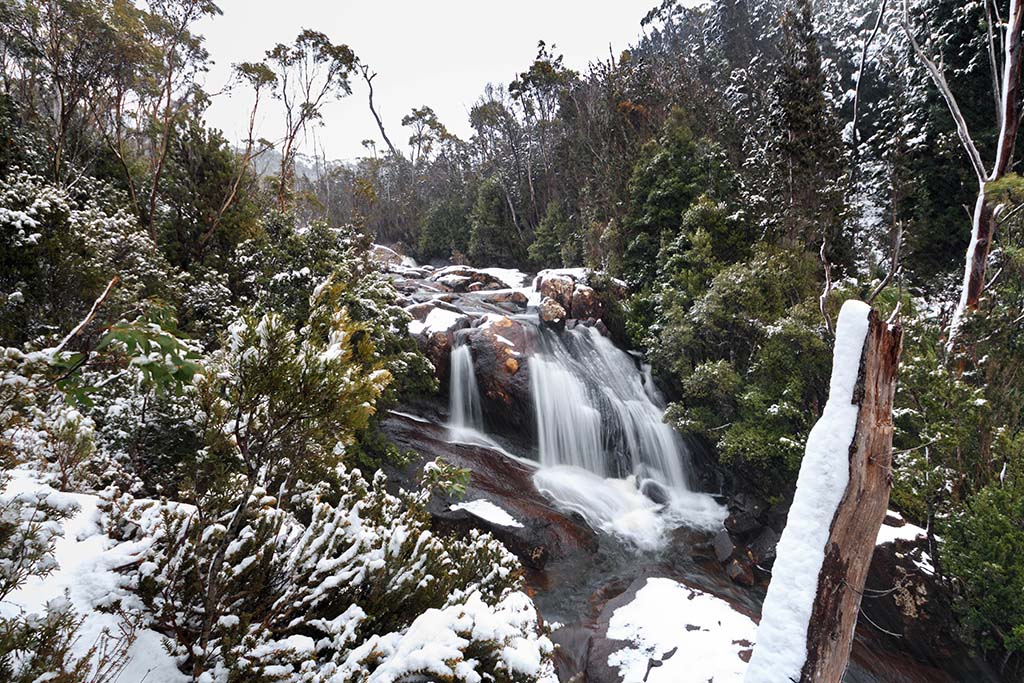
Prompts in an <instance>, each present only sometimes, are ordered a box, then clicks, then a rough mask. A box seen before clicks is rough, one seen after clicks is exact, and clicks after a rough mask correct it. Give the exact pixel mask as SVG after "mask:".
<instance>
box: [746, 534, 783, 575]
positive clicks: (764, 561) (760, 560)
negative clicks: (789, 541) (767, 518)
mask: <svg viewBox="0 0 1024 683" xmlns="http://www.w3.org/2000/svg"><path fill="white" fill-rule="evenodd" d="M779 538H781V536H780V535H779V533H778V532H777V531H775V529H772V528H771V527H765V528H764V530H763V531H761V533H760V534H758V536H757V538H755V539H754V540H753V542H752V543H751V544H750V545H749V546H748V547H749V549H750V554H751V556H752V557H753V559H754V562H755V563H756V564H758V565H760V566H761V567H764V568H769V567H771V565H772V563H774V562H775V547H776V546H777V545H778V544H779Z"/></svg>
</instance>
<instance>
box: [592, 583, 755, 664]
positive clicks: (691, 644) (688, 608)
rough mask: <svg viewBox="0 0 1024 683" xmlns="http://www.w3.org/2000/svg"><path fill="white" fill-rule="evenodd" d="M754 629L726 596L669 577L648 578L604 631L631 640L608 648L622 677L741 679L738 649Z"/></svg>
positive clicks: (744, 646) (748, 640)
mask: <svg viewBox="0 0 1024 683" xmlns="http://www.w3.org/2000/svg"><path fill="white" fill-rule="evenodd" d="M756 629H757V626H756V624H754V621H753V620H752V619H751V618H750V617H748V616H746V615H744V614H741V613H739V612H737V611H736V610H734V609H733V608H732V607H731V606H730V605H729V603H727V602H725V601H724V600H720V599H718V598H716V597H714V596H713V595H709V594H708V593H705V592H703V591H700V590H697V589H696V588H691V587H689V586H686V585H683V584H680V583H676V582H675V581H673V580H671V579H665V578H653V579H648V580H647V583H646V584H645V585H644V587H643V588H641V589H640V590H639V591H637V594H636V597H635V598H634V599H633V600H632V602H630V603H629V604H627V605H624V606H623V607H620V608H618V609H617V610H615V612H614V613H613V614H612V618H611V620H610V622H609V626H608V637H609V638H615V639H618V640H625V641H627V642H629V643H631V645H630V646H629V647H625V648H623V649H621V650H617V651H616V652H614V653H612V654H611V655H610V656H609V657H608V665H609V666H612V667H616V668H617V669H618V670H619V675H621V676H622V680H623V681H624V682H626V683H640V682H641V681H646V683H707V681H714V683H728V682H730V681H741V680H743V672H744V671H745V670H746V668H747V664H746V662H745V661H744V660H743V659H742V658H741V656H740V655H741V653H743V652H744V651H749V650H750V648H751V646H752V644H753V642H754V634H755V631H756ZM651 660H654V661H655V662H661V664H660V666H658V665H655V666H651Z"/></svg>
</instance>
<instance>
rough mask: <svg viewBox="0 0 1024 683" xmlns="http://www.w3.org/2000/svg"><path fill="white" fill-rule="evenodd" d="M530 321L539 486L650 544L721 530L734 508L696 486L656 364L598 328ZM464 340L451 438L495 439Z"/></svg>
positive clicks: (645, 546) (595, 523)
mask: <svg viewBox="0 0 1024 683" xmlns="http://www.w3.org/2000/svg"><path fill="white" fill-rule="evenodd" d="M533 294H534V295H535V296H533V297H532V298H531V302H533V299H536V298H537V296H536V293H535V292H533ZM530 323H531V324H534V325H537V327H536V335H537V336H536V339H535V341H536V344H537V352H536V353H534V354H533V355H532V356H531V357H530V358H529V362H528V363H527V367H528V368H529V372H530V390H531V398H532V400H533V409H534V418H535V424H536V428H537V446H538V450H539V454H540V464H541V467H540V469H538V471H537V472H536V473H535V474H534V484H535V485H536V486H537V489H538V490H539V491H541V492H542V493H543V494H545V495H546V496H547V497H549V498H550V499H552V501H553V502H554V503H555V504H556V505H557V506H559V507H561V508H563V509H566V510H569V511H572V512H577V513H579V514H580V515H581V516H583V518H584V519H586V521H587V523H588V524H590V525H591V526H592V527H594V528H595V529H600V530H602V531H604V532H606V533H609V534H614V535H615V536H618V537H620V538H623V539H625V540H626V541H628V542H629V543H631V544H632V545H634V546H636V547H638V548H640V549H642V550H654V549H657V548H659V547H661V546H662V545H663V544H664V542H665V539H666V537H667V531H668V530H669V529H672V528H675V527H678V526H682V525H684V524H685V525H688V526H692V527H698V528H703V529H715V528H719V527H720V526H721V525H722V522H723V521H724V519H725V515H726V511H725V508H724V507H723V506H721V505H719V504H718V503H717V502H715V501H714V499H713V498H711V497H710V496H708V495H706V494H701V493H694V492H693V491H691V489H690V475H689V469H690V468H689V453H688V451H687V449H686V446H685V444H684V442H683V440H682V438H681V437H680V436H679V434H677V433H676V432H675V431H674V430H673V429H672V428H671V427H669V426H668V425H667V424H665V422H664V421H663V419H662V417H663V414H664V401H663V399H662V397H661V394H660V393H659V392H658V390H657V388H656V387H655V386H654V383H653V380H652V379H651V374H650V368H649V367H644V368H640V367H638V365H637V362H636V361H635V360H634V359H633V358H632V357H631V356H630V355H629V354H627V353H625V352H624V351H622V350H621V349H619V348H618V347H616V346H615V344H613V343H612V342H611V341H610V340H609V339H607V338H606V337H604V336H603V335H601V334H600V333H599V332H598V331H597V330H596V329H594V328H592V327H585V326H578V327H576V328H574V329H572V330H564V331H562V332H561V333H556V332H554V331H552V330H549V329H547V328H544V327H542V326H540V325H538V324H537V323H536V321H535V319H533V320H531V321H530ZM455 344H456V345H455V347H454V349H453V350H452V356H451V387H450V391H449V395H450V405H449V416H450V417H449V433H450V435H451V437H450V438H451V439H452V440H453V441H457V442H462V443H475V444H479V445H495V444H494V442H493V440H491V439H490V438H489V437H488V436H487V435H486V434H485V433H484V431H483V430H484V426H483V411H482V409H481V402H480V396H479V390H478V388H477V382H476V375H475V372H474V370H473V358H472V354H471V353H470V349H469V346H467V345H465V344H459V340H458V339H456V341H455Z"/></svg>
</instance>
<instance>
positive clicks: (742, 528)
mask: <svg viewBox="0 0 1024 683" xmlns="http://www.w3.org/2000/svg"><path fill="white" fill-rule="evenodd" d="M728 506H729V516H728V517H726V519H725V528H726V529H728V530H729V531H731V532H732V533H734V534H736V535H742V534H747V533H750V532H751V531H754V530H756V529H758V528H760V527H761V526H762V522H761V516H762V515H763V514H764V513H765V512H766V511H767V510H768V505H767V504H766V503H765V502H764V501H763V500H761V499H760V498H758V497H757V496H753V495H751V494H748V493H737V494H736V495H735V496H733V497H732V498H730V499H729V505H728Z"/></svg>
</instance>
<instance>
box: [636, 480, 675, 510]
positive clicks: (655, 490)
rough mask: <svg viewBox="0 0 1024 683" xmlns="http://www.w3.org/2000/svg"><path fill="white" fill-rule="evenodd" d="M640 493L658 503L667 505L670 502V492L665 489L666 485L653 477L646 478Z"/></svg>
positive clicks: (641, 485)
mask: <svg viewBox="0 0 1024 683" xmlns="http://www.w3.org/2000/svg"><path fill="white" fill-rule="evenodd" d="M640 493H642V494H644V495H645V496H647V497H648V498H650V499H651V500H653V501H654V502H655V503H657V504H658V505H667V504H668V502H669V493H668V491H666V490H665V487H664V486H662V485H661V484H659V483H658V482H656V481H654V480H652V479H645V480H644V482H643V483H642V484H640Z"/></svg>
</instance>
